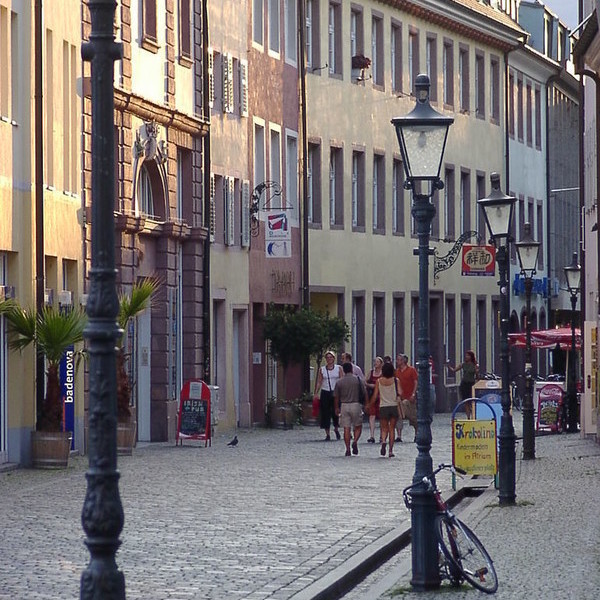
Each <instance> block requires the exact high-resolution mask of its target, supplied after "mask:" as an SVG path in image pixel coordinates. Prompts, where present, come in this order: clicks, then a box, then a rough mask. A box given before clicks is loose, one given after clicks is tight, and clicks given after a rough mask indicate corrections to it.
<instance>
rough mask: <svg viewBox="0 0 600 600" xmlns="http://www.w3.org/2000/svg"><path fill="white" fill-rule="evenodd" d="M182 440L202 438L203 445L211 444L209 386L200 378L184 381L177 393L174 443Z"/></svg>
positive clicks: (179, 442)
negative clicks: (177, 404) (179, 391)
mask: <svg viewBox="0 0 600 600" xmlns="http://www.w3.org/2000/svg"><path fill="white" fill-rule="evenodd" d="M183 440H204V447H206V445H207V444H210V445H211V446H212V424H211V417H210V388H209V387H208V386H207V385H206V383H204V381H202V380H201V379H191V380H189V381H186V382H185V383H184V385H183V387H182V388H181V393H180V394H179V414H178V418H177V437H176V439H175V445H176V446H177V445H178V444H181V445H183Z"/></svg>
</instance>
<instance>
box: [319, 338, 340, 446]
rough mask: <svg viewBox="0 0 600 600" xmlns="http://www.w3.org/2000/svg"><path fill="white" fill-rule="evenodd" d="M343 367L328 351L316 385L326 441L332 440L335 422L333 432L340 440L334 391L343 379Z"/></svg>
mask: <svg viewBox="0 0 600 600" xmlns="http://www.w3.org/2000/svg"><path fill="white" fill-rule="evenodd" d="M342 376H343V372H342V367H340V365H338V364H336V362H335V354H334V353H333V352H332V351H331V350H328V351H327V352H325V365H324V366H322V367H321V368H320V369H319V373H318V375H317V381H316V383H315V394H314V397H315V399H318V400H319V408H320V411H321V429H324V430H325V441H326V442H328V441H329V440H330V439H331V436H330V431H331V423H332V421H333V430H334V432H335V437H336V438H337V439H338V440H339V439H340V437H341V436H340V431H339V419H338V416H337V415H336V413H335V410H334V404H333V390H334V389H335V384H336V383H337V382H338V381H339V380H340V379H341V378H342ZM319 390H320V395H319Z"/></svg>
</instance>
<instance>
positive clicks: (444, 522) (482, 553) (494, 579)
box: [436, 514, 498, 594]
mask: <svg viewBox="0 0 600 600" xmlns="http://www.w3.org/2000/svg"><path fill="white" fill-rule="evenodd" d="M436 532H437V535H438V541H439V543H440V546H441V548H442V551H443V552H444V554H445V555H446V558H447V559H448V561H449V562H450V563H453V564H454V566H455V567H456V568H457V569H459V570H460V572H461V574H462V576H463V578H464V579H466V580H467V581H468V582H469V583H470V584H471V585H472V586H473V587H476V588H477V589H478V590H481V591H482V592H485V593H486V594H493V593H494V592H495V591H496V590H497V589H498V576H497V575H496V569H494V564H493V562H492V559H491V558H490V555H489V554H488V553H487V550H486V549H485V548H484V547H483V544H482V543H481V542H480V541H479V539H478V538H477V536H476V535H475V534H474V533H473V532H472V531H471V530H470V529H469V528H468V527H467V526H466V525H465V524H464V523H463V522H462V521H460V520H459V519H457V518H456V517H449V516H448V515H445V514H444V515H440V516H439V517H438V518H437V523H436Z"/></svg>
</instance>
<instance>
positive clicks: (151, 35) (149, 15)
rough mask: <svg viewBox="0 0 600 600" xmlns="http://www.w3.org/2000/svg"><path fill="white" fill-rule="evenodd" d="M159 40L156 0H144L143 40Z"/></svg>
mask: <svg viewBox="0 0 600 600" xmlns="http://www.w3.org/2000/svg"><path fill="white" fill-rule="evenodd" d="M145 40H150V41H153V42H156V41H157V37H156V0H142V41H145Z"/></svg>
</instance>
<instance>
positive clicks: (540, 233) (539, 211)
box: [535, 203, 544, 272]
mask: <svg viewBox="0 0 600 600" xmlns="http://www.w3.org/2000/svg"><path fill="white" fill-rule="evenodd" d="M535 208H536V216H535V218H536V221H537V237H536V240H537V241H538V242H539V243H540V250H539V254H538V264H537V270H538V271H540V272H542V271H543V269H544V207H543V206H542V204H541V203H538V204H537V205H536V207H535Z"/></svg>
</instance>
